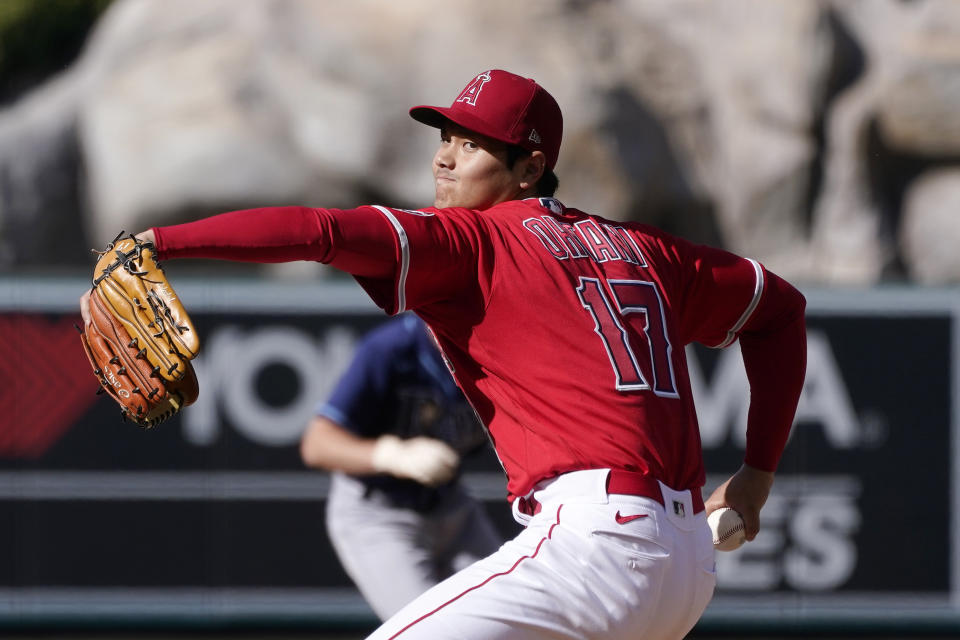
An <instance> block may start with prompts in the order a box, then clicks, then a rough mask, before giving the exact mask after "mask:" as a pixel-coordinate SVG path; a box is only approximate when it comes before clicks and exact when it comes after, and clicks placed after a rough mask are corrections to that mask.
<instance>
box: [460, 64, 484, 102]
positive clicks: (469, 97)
mask: <svg viewBox="0 0 960 640" xmlns="http://www.w3.org/2000/svg"><path fill="white" fill-rule="evenodd" d="M488 82H490V72H489V71H484V72H483V73H481V74H480V75H478V76H477V77H476V78H474V79H473V80H471V81H470V84H468V85H467V86H466V88H465V89H464V90H463V91H461V92H460V95H459V96H457V99H456V100H454V102H466V103H467V104H468V105H470V106H471V107H475V106H477V98H478V97H479V96H480V90H481V89H483V85H485V84H486V83H488Z"/></svg>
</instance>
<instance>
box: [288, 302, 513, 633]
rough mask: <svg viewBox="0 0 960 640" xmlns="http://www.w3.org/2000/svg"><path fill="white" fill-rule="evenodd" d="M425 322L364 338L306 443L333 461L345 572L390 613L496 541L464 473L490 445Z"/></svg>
mask: <svg viewBox="0 0 960 640" xmlns="http://www.w3.org/2000/svg"><path fill="white" fill-rule="evenodd" d="M487 444H488V440H487V436H486V434H485V433H484V432H483V430H482V428H481V426H480V424H479V422H478V421H477V419H476V415H475V414H474V412H473V409H472V408H471V407H470V405H469V404H468V403H467V402H466V399H465V398H464V396H463V394H462V393H461V392H460V389H459V388H458V387H457V386H456V383H455V382H454V380H453V378H452V377H451V376H450V374H449V372H448V371H447V368H446V365H445V364H444V362H443V359H442V356H441V355H440V351H439V350H438V349H437V347H436V345H435V344H434V342H433V338H432V337H431V336H430V334H429V333H428V331H427V328H426V325H424V323H423V321H422V320H420V319H419V318H417V317H416V316H414V315H412V314H406V315H403V316H400V317H399V318H396V319H394V320H391V321H388V322H386V323H383V324H382V325H380V326H379V327H378V328H376V329H374V330H373V331H371V332H370V333H369V334H367V336H366V337H365V338H364V339H363V340H362V341H361V343H360V345H359V346H358V348H357V351H356V354H355V355H354V359H353V361H352V363H351V364H350V366H349V368H348V369H347V371H346V372H345V374H344V375H343V377H342V378H341V379H340V381H339V383H338V384H337V386H336V388H335V389H334V391H333V393H332V394H331V396H330V398H329V399H328V400H326V402H324V403H322V404H321V405H319V406H318V408H317V415H316V417H315V418H313V420H311V422H310V424H309V426H308V428H307V431H306V433H305V434H304V437H303V441H302V444H301V454H302V457H303V461H304V463H305V464H306V465H307V466H309V467H313V468H316V469H325V470H327V471H332V472H333V473H332V474H331V486H330V495H329V499H328V501H327V512H326V516H327V518H326V521H327V532H328V534H329V536H330V540H331V542H332V544H333V547H334V550H335V551H336V553H337V556H338V557H339V559H340V562H341V564H342V565H343V568H344V570H345V571H346V572H347V574H349V576H350V578H351V579H352V580H353V581H354V583H355V584H356V585H357V588H358V589H359V590H360V593H361V594H362V595H363V597H364V598H365V599H366V601H367V602H368V603H369V604H370V606H371V607H372V608H373V610H374V612H375V613H376V614H377V616H379V617H380V618H381V619H383V620H385V619H386V618H388V617H389V616H391V615H392V614H393V613H395V612H396V611H397V610H399V609H400V608H401V607H402V606H403V605H405V604H407V603H408V602H409V601H411V600H413V599H414V598H415V597H416V596H418V595H420V594H421V593H423V592H424V591H426V590H427V589H428V588H430V587H432V586H433V585H435V584H436V583H438V582H439V581H441V580H443V579H444V578H446V577H448V576H450V575H452V574H453V573H455V572H457V571H459V570H460V569H462V568H464V567H466V566H467V565H469V564H471V563H473V562H474V561H475V560H479V559H480V558H483V557H485V556H487V555H489V554H491V553H493V552H494V551H495V550H496V549H497V547H499V546H500V543H501V536H500V535H499V534H498V533H497V531H496V529H495V527H494V526H493V524H492V523H491V522H490V520H489V519H488V517H487V514H486V512H485V511H484V510H483V506H482V505H481V504H480V503H479V502H478V501H477V500H475V499H474V498H472V497H471V496H470V495H469V494H468V493H467V491H466V490H465V488H464V487H463V486H462V484H461V483H460V481H459V472H460V461H461V457H462V456H464V455H467V454H469V453H472V452H476V451H478V450H480V449H481V448H483V447H485V446H487Z"/></svg>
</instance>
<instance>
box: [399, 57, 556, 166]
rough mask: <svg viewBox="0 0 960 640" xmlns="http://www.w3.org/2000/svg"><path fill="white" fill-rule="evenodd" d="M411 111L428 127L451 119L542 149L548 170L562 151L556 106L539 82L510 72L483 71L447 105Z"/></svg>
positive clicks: (526, 145)
mask: <svg viewBox="0 0 960 640" xmlns="http://www.w3.org/2000/svg"><path fill="white" fill-rule="evenodd" d="M410 115H411V116H412V117H413V119H414V120H417V121H419V122H422V123H423V124H426V125H430V126H431V127H437V128H440V127H442V126H443V124H444V123H445V122H446V121H447V120H450V121H452V122H455V123H456V124H458V125H460V126H461V127H464V128H465V129H469V130H470V131H476V132H477V133H480V134H482V135H485V136H487V137H490V138H493V139H494V140H500V141H501V142H506V143H508V144H515V145H517V146H520V147H523V148H524V149H526V150H528V151H542V152H543V155H544V156H546V159H547V167H548V168H549V169H551V170H552V169H553V167H554V166H555V165H556V164H557V156H559V155H560V139H561V138H562V137H563V115H562V114H561V113H560V105H558V104H557V101H556V100H554V99H553V96H551V95H550V94H549V93H547V91H546V89H544V88H543V87H541V86H540V85H539V84H537V83H536V82H534V81H533V80H531V79H530V78H524V77H521V76H518V75H516V74H513V73H510V72H509V71H503V70H501V69H492V70H490V71H484V72H483V73H481V74H480V75H478V76H477V77H475V78H474V79H473V80H471V81H470V83H469V84H468V85H467V86H466V87H465V88H464V89H463V91H461V92H460V95H458V96H457V99H456V100H454V101H453V104H452V105H450V107H430V106H427V105H420V106H417V107H413V108H412V109H410Z"/></svg>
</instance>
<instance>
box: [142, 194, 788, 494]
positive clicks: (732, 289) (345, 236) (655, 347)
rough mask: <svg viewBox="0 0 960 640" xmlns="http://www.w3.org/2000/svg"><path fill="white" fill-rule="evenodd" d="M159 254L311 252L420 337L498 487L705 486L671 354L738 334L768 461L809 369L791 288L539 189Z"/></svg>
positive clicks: (349, 217) (346, 214)
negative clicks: (475, 431)
mask: <svg viewBox="0 0 960 640" xmlns="http://www.w3.org/2000/svg"><path fill="white" fill-rule="evenodd" d="M154 231H155V234H156V241H157V249H158V251H159V254H160V257H161V258H174V257H187V256H189V257H211V258H225V259H232V260H248V261H257V262H281V261H290V260H316V261H319V262H323V263H327V264H330V265H333V266H334V267H337V268H339V269H342V270H344V271H347V272H349V273H351V274H353V275H354V277H356V279H357V281H358V282H359V283H360V285H361V286H362V287H363V288H364V289H365V290H366V291H367V292H368V294H369V295H370V296H371V297H372V299H373V300H374V301H375V302H376V303H377V304H378V305H379V306H380V307H381V308H383V309H384V310H385V311H386V312H387V313H390V314H395V313H399V312H402V311H405V310H408V309H409V310H413V311H414V312H416V313H417V314H418V315H419V316H421V317H422V318H423V319H424V320H425V321H426V322H427V324H428V325H429V326H430V328H431V329H432V331H433V332H434V334H435V336H436V338H437V341H438V342H439V344H440V346H441V348H442V350H443V352H444V354H445V356H446V359H447V361H448V364H449V365H450V368H451V371H452V373H453V375H454V377H455V378H456V380H457V382H458V384H459V385H460V387H461V388H462V389H463V391H464V393H465V394H466V396H467V398H468V399H469V400H470V401H471V402H472V404H473V406H474V408H475V409H476V411H477V413H478V414H479V416H480V418H481V420H482V421H483V423H484V424H485V425H486V427H487V428H488V430H489V433H490V436H491V439H492V441H493V443H494V446H495V448H496V451H497V455H498V456H499V458H500V461H501V463H502V464H503V467H504V469H505V471H506V473H507V477H508V485H507V488H508V491H509V493H510V494H511V496H522V495H526V494H527V493H528V492H529V491H530V489H531V488H532V487H533V485H534V484H535V483H536V482H537V481H539V480H541V479H544V478H547V477H551V476H554V475H557V474H560V473H564V472H567V471H575V470H581V469H594V468H607V467H610V468H618V469H627V470H632V471H639V472H642V473H646V474H649V475H651V476H653V477H655V478H657V479H658V480H661V481H662V482H664V483H665V484H667V485H669V486H671V487H673V488H675V489H687V488H696V487H701V486H702V485H703V484H704V480H705V478H704V469H703V461H702V452H701V446H700V434H699V428H698V425H697V419H696V412H695V410H694V404H693V397H692V394H691V390H690V383H689V376H688V373H687V364H686V358H685V354H684V347H685V346H686V345H687V344H689V343H691V342H699V343H702V344H705V345H708V346H711V347H725V346H727V345H729V344H731V343H732V342H733V341H735V340H737V339H739V340H740V343H741V349H742V353H743V358H744V364H745V367H746V372H747V375H748V379H749V381H750V385H751V405H750V412H749V417H748V425H747V451H746V455H745V461H746V462H747V464H750V465H751V466H754V467H757V468H760V469H763V470H767V471H772V470H774V469H775V467H776V466H777V463H778V462H779V459H780V456H781V454H782V452H783V448H784V446H785V444H786V440H787V436H788V434H789V430H790V425H791V423H792V420H793V416H794V412H795V409H796V405H797V400H798V398H799V394H800V390H801V387H802V384H803V379H804V373H805V364H806V337H805V329H804V307H805V301H804V298H803V296H802V295H801V294H800V293H799V292H798V291H797V290H796V289H795V288H793V287H792V286H791V285H789V284H788V283H787V282H785V281H784V280H783V279H781V278H779V277H778V276H776V275H775V274H773V273H771V272H770V271H768V270H766V269H765V268H764V267H763V266H762V265H760V264H759V263H757V262H756V261H753V260H749V259H745V258H741V257H738V256H736V255H734V254H731V253H729V252H726V251H722V250H719V249H714V248H710V247H705V246H700V245H694V244H691V243H689V242H687V241H685V240H683V239H680V238H677V237H674V236H672V235H670V234H667V233H665V232H663V231H661V230H658V229H655V228H653V227H650V226H647V225H642V224H638V223H632V222H615V221H611V220H607V219H604V218H601V217H599V216H594V215H588V214H586V213H584V212H582V211H578V210H576V209H568V208H565V207H564V206H563V205H562V204H561V203H560V202H559V201H557V200H555V199H553V198H531V199H528V200H520V201H510V202H505V203H502V204H499V205H497V206H494V207H492V208H490V209H487V210H485V211H473V210H468V209H458V208H451V209H434V208H427V209H422V210H417V211H410V210H402V209H391V208H387V207H379V206H369V207H360V208H357V209H352V210H335V209H312V208H305V207H282V208H271V209H253V210H248V211H237V212H232V213H227V214H222V215H220V216H214V217H212V218H207V219H205V220H200V221H197V222H193V223H188V224H184V225H177V226H172V227H160V228H156V229H154Z"/></svg>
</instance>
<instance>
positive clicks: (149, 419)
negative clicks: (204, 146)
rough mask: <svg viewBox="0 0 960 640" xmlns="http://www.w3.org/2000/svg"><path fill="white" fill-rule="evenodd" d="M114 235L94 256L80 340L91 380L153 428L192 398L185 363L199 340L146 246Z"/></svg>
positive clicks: (193, 380) (193, 381) (129, 415)
mask: <svg viewBox="0 0 960 640" xmlns="http://www.w3.org/2000/svg"><path fill="white" fill-rule="evenodd" d="M122 235H123V234H122V233H121V234H120V235H118V236H117V237H116V238H115V239H114V241H113V242H112V243H110V244H109V245H107V248H106V250H105V251H102V252H98V253H100V259H99V260H98V261H97V266H96V267H95V268H94V274H93V290H92V291H91V292H90V299H89V303H90V309H89V310H90V322H89V323H88V324H86V325H85V327H84V329H82V330H81V332H80V333H81V336H80V337H81V341H82V342H83V347H84V350H85V351H86V353H87V357H88V358H89V359H90V365H91V366H92V367H93V373H94V375H96V376H97V380H98V381H99V382H100V385H101V386H102V387H103V389H105V390H106V391H107V392H108V393H109V394H110V396H111V397H112V398H113V399H114V400H116V401H117V403H119V404H120V407H121V411H122V414H123V416H124V417H125V418H126V419H129V420H131V421H133V422H135V423H137V424H139V425H140V426H143V427H153V426H155V425H157V424H159V423H161V422H163V421H164V420H166V419H167V418H169V417H170V416H172V415H173V414H175V413H177V412H178V411H179V410H180V409H181V408H182V407H184V406H186V405H188V404H191V403H193V402H194V401H195V400H196V399H197V395H198V393H199V388H198V386H197V377H196V375H195V373H194V371H193V366H192V365H191V364H190V360H191V359H192V358H194V357H196V355H197V352H198V350H199V347H200V341H199V339H198V337H197V332H196V330H195V329H194V327H193V323H192V322H191V321H190V318H189V316H188V315H187V312H186V310H185V309H184V308H183V305H182V304H181V303H180V300H179V299H178V298H177V296H176V294H175V293H174V291H173V287H171V286H170V283H169V282H168V281H167V277H166V275H165V274H164V273H163V269H162V268H161V266H160V265H159V263H157V261H156V259H155V258H154V247H153V244H152V243H149V242H143V241H141V240H139V239H137V238H136V237H134V236H132V235H131V236H129V237H127V238H123V239H121V236H122Z"/></svg>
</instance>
